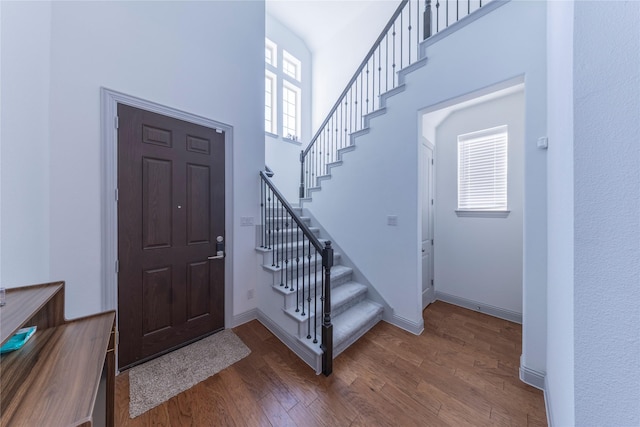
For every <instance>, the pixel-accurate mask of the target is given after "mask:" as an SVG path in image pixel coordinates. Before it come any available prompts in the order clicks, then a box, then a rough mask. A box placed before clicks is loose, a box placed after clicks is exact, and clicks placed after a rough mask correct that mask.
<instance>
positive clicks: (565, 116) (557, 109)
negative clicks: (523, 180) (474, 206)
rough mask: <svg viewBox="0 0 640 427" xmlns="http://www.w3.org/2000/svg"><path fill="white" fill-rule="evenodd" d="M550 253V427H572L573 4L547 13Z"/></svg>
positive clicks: (561, 3)
mask: <svg viewBox="0 0 640 427" xmlns="http://www.w3.org/2000/svg"><path fill="white" fill-rule="evenodd" d="M547 19H548V21H547V52H548V63H547V70H548V75H547V78H548V85H547V96H548V98H547V123H548V136H549V149H548V153H547V162H548V163H547V167H548V169H547V173H548V174H547V197H548V199H547V200H548V206H547V211H548V224H549V226H548V230H547V239H548V245H549V246H548V251H547V254H548V255H547V258H548V263H549V268H548V273H547V278H548V290H547V319H548V320H547V325H548V327H547V375H546V392H547V405H548V407H549V411H548V413H549V417H550V419H549V423H550V425H553V426H572V425H574V424H575V414H574V408H575V405H574V370H573V362H574V333H573V331H574V322H573V292H574V281H573V271H574V247H573V244H574V233H573V228H574V193H573V184H574V183H573V147H574V139H573V123H574V122H573V2H568V1H552V2H549V8H548V11H547Z"/></svg>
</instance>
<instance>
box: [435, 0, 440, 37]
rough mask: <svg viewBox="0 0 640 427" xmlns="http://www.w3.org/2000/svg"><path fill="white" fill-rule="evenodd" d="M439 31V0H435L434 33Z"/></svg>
mask: <svg viewBox="0 0 640 427" xmlns="http://www.w3.org/2000/svg"><path fill="white" fill-rule="evenodd" d="M438 31H440V0H436V33H437V32H438Z"/></svg>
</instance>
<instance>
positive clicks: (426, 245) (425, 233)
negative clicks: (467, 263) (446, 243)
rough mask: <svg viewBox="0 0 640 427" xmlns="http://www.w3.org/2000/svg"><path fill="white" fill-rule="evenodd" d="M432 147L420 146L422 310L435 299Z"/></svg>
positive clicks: (424, 143) (427, 145)
mask: <svg viewBox="0 0 640 427" xmlns="http://www.w3.org/2000/svg"><path fill="white" fill-rule="evenodd" d="M433 168H434V161H433V146H431V145H430V144H428V143H426V142H423V143H421V144H420V192H421V195H422V197H421V200H422V308H423V309H424V308H425V307H426V306H427V305H429V304H430V303H431V302H433V300H434V299H435V289H434V286H433V244H434V241H433V214H434V203H435V201H434V183H433V177H434V174H433Z"/></svg>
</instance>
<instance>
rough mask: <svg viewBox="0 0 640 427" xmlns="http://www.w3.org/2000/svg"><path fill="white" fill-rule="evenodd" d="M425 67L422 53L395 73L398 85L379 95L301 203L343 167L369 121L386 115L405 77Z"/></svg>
mask: <svg viewBox="0 0 640 427" xmlns="http://www.w3.org/2000/svg"><path fill="white" fill-rule="evenodd" d="M425 65H427V57H426V56H425V54H424V52H423V53H422V58H420V59H419V60H417V61H415V62H413V63H412V64H411V65H408V66H406V67H404V68H403V69H401V70H399V71H398V72H397V75H398V84H397V86H396V87H394V88H392V89H389V90H388V91H386V92H384V93H382V94H380V106H379V108H378V109H376V110H374V111H372V112H370V113H368V114H365V115H364V116H363V127H362V129H360V130H357V131H355V132H353V133H351V134H349V144H350V145H349V146H347V147H343V148H341V149H339V150H338V153H337V159H336V161H334V162H332V163H329V164H327V165H326V173H325V174H322V175H318V176H317V177H316V178H315V184H314V186H313V187H309V188H307V189H306V191H305V193H306V197H304V198H301V199H300V202H301V203H303V202H305V201H307V202H308V201H311V199H312V198H313V193H314V192H318V191H320V190H322V181H326V180H330V179H331V169H333V168H336V167H340V166H342V165H343V158H342V156H343V155H344V154H345V153H348V152H350V151H353V150H355V149H356V140H357V139H358V138H359V137H361V136H364V135H367V134H368V133H369V132H370V130H371V129H370V122H371V120H373V119H374V118H376V117H380V116H383V115H385V114H386V113H387V100H388V99H389V98H391V97H393V96H395V95H397V94H399V93H402V92H404V91H405V90H406V83H405V80H406V77H407V75H409V74H411V73H412V72H414V71H416V70H418V69H420V68H423V67H424V66H425Z"/></svg>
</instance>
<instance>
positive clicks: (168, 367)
mask: <svg viewBox="0 0 640 427" xmlns="http://www.w3.org/2000/svg"><path fill="white" fill-rule="evenodd" d="M249 353H251V350H249V348H248V347H247V346H246V345H244V343H243V342H242V341H241V340H240V338H238V336H237V335H236V334H234V333H233V331H232V330H231V329H227V330H224V331H221V332H218V333H216V334H213V335H211V336H208V337H206V338H203V339H201V340H200V341H196V342H194V343H193V344H189V345H188V346H186V347H182V348H180V349H178V350H175V351H172V352H171V353H167V354H165V355H164V356H161V357H158V358H157V359H153V360H151V361H149V362H146V363H143V364H142V365H138V366H135V367H133V368H131V370H130V371H129V416H130V417H131V418H135V417H137V416H138V415H140V414H143V413H145V412H147V411H148V410H149V409H151V408H155V407H156V406H158V405H160V404H161V403H162V402H165V401H167V400H169V399H170V398H172V397H173V396H175V395H177V394H180V393H182V392H183V391H185V390H188V389H190V388H191V387H193V386H194V385H196V384H198V383H199V382H200V381H203V380H206V379H207V378H209V377H210V376H212V375H215V374H217V373H218V372H220V371H221V370H223V369H225V368H227V367H229V366H231V365H233V364H234V363H236V362H237V361H239V360H241V359H243V358H244V357H246V356H247V355H248V354H249Z"/></svg>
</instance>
